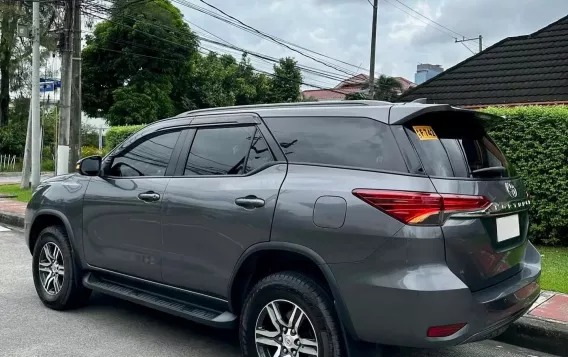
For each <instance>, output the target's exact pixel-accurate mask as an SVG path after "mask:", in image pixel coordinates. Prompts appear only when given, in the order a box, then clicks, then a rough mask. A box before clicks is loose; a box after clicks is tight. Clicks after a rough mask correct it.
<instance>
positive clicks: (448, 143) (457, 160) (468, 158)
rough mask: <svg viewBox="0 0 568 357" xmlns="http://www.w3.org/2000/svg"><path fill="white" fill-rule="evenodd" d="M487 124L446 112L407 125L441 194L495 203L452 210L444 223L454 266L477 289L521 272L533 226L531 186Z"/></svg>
mask: <svg viewBox="0 0 568 357" xmlns="http://www.w3.org/2000/svg"><path fill="white" fill-rule="evenodd" d="M484 123H485V120H484V117H483V116H482V114H479V113H476V112H472V111H462V110H446V111H438V112H436V111H434V112H430V113H427V114H424V115H421V116H419V117H416V118H414V119H412V120H410V121H409V122H407V123H405V124H404V128H405V131H406V133H407V135H408V137H409V139H410V141H411V143H412V144H413V146H414V148H415V150H416V152H417V153H418V156H419V158H420V160H421V162H422V166H423V169H424V170H425V172H426V174H428V175H429V176H430V178H431V180H432V183H433V184H434V187H435V188H436V190H437V191H438V193H440V194H455V195H469V196H471V195H473V196H483V197H485V198H486V199H487V200H488V201H489V202H487V206H485V207H484V208H483V209H477V210H475V211H472V212H459V213H455V214H452V212H451V210H450V211H446V213H445V215H444V217H443V219H442V222H441V224H442V231H443V234H444V240H445V249H446V260H447V263H448V266H449V268H450V269H451V270H452V271H453V272H454V274H456V275H457V276H458V277H459V278H460V279H461V280H462V281H463V282H464V283H465V284H466V285H468V287H469V288H470V289H471V290H472V291H477V290H481V289H484V288H487V287H489V286H492V285H495V284H498V283H500V282H502V281H504V280H506V279H507V278H509V277H511V276H513V275H515V274H517V273H519V272H520V270H521V265H522V261H523V257H524V255H525V249H526V245H527V232H528V226H529V217H528V206H529V204H530V202H529V201H528V196H527V192H526V189H525V186H524V184H523V182H522V181H521V180H520V179H519V178H518V176H517V175H516V173H515V170H514V169H513V167H512V166H511V165H510V164H509V163H508V162H507V159H506V158H505V156H504V155H503V153H502V152H501V150H500V149H499V148H498V147H497V145H496V144H495V143H494V142H493V140H492V139H491V138H490V137H489V136H488V135H487V133H486V130H485V128H484Z"/></svg>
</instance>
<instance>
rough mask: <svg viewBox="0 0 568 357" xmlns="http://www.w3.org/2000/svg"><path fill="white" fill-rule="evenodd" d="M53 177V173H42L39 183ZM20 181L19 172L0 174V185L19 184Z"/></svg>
mask: <svg viewBox="0 0 568 357" xmlns="http://www.w3.org/2000/svg"><path fill="white" fill-rule="evenodd" d="M53 175H54V173H53V172H49V171H46V172H43V171H42V172H41V176H40V181H43V180H45V179H46V178H49V177H52V176H53ZM21 180H22V173H21V172H0V185H6V184H15V183H20V181H21Z"/></svg>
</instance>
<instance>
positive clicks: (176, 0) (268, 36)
mask: <svg viewBox="0 0 568 357" xmlns="http://www.w3.org/2000/svg"><path fill="white" fill-rule="evenodd" d="M174 1H175V2H177V3H182V2H185V1H184V0H174ZM199 1H201V2H202V3H204V4H206V5H207V6H209V7H211V8H213V9H215V10H217V11H218V12H220V13H221V14H223V15H225V16H226V17H228V18H230V19H232V20H234V21H236V22H238V23H239V24H241V25H242V26H245V27H246V28H248V29H250V30H252V31H254V32H256V33H257V34H258V35H260V36H262V37H264V38H267V39H269V40H271V41H272V42H275V43H277V44H280V45H282V46H284V47H286V48H287V49H289V50H291V51H294V52H296V53H299V54H300V55H302V56H304V57H307V58H310V59H312V60H313V61H316V62H318V63H320V64H323V65H324V66H327V67H330V68H333V69H335V70H336V71H338V72H343V73H345V74H348V75H350V76H353V75H355V74H356V73H354V72H352V71H348V70H345V69H343V68H341V67H336V66H334V65H332V64H330V63H327V62H324V61H321V60H319V59H317V58H315V57H313V56H310V55H307V54H305V53H304V52H302V51H300V50H297V49H295V48H292V47H290V46H289V45H288V44H286V43H284V42H282V41H279V40H278V39H276V38H275V37H274V36H272V35H269V34H267V33H265V32H262V31H259V30H257V29H256V28H254V27H252V26H249V25H247V24H245V23H244V22H242V21H241V20H239V19H237V18H235V17H234V16H231V15H229V14H227V13H226V12H225V11H223V10H221V9H219V8H218V7H216V6H214V5H211V4H210V3H208V2H207V1H205V0H199ZM186 6H187V5H186Z"/></svg>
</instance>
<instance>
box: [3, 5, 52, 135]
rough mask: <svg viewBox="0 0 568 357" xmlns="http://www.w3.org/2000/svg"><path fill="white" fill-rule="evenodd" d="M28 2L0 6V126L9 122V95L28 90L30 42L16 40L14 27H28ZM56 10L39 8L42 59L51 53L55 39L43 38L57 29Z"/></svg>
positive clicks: (27, 40)
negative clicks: (24, 25) (23, 25)
mask: <svg viewBox="0 0 568 357" xmlns="http://www.w3.org/2000/svg"><path fill="white" fill-rule="evenodd" d="M31 10H32V9H31V2H24V1H21V0H3V1H2V2H0V23H1V25H0V126H2V125H7V124H8V122H9V114H10V111H9V110H8V108H9V106H10V92H11V91H12V92H14V91H21V90H24V89H25V90H27V91H29V90H31V86H30V79H31V78H30V77H29V71H28V70H27V69H28V68H29V63H30V62H31V54H32V41H31V39H29V38H24V37H18V36H17V33H16V32H17V28H18V24H27V25H30V24H31V23H32V11H31ZM59 11H60V10H59V9H58V8H56V7H53V6H52V5H51V4H49V3H47V2H43V3H41V4H40V13H41V14H42V16H41V21H40V27H41V35H40V37H41V39H42V40H41V41H42V42H41V45H42V47H43V53H42V56H43V57H44V58H45V56H46V54H47V52H49V51H51V50H54V49H55V39H54V38H53V37H50V36H46V34H47V33H48V31H49V30H51V29H53V28H54V27H56V26H58V23H57V20H58V16H57V14H58V12H59Z"/></svg>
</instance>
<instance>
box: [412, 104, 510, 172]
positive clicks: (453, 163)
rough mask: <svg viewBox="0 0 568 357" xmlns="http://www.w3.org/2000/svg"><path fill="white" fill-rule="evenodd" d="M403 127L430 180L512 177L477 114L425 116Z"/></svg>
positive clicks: (501, 154)
mask: <svg viewBox="0 0 568 357" xmlns="http://www.w3.org/2000/svg"><path fill="white" fill-rule="evenodd" d="M405 127H406V132H407V134H408V136H409V138H410V140H411V142H412V143H413V145H414V147H415V148H416V151H417V152H418V155H419V156H420V159H421V161H422V164H423V166H424V170H425V171H426V173H427V174H428V175H430V176H441V177H468V178H499V177H511V176H514V175H515V172H514V169H513V168H512V167H511V165H509V164H508V162H507V160H506V158H505V156H504V155H503V153H502V152H501V150H500V149H499V148H498V147H497V145H496V144H495V142H493V140H491V138H490V137H489V135H487V133H486V131H485V128H484V120H483V119H482V118H481V117H480V116H479V115H477V114H474V113H467V112H458V111H448V112H437V113H429V114H426V115H423V116H421V117H419V118H416V119H414V120H412V121H411V122H410V123H408V124H406V125H405Z"/></svg>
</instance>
